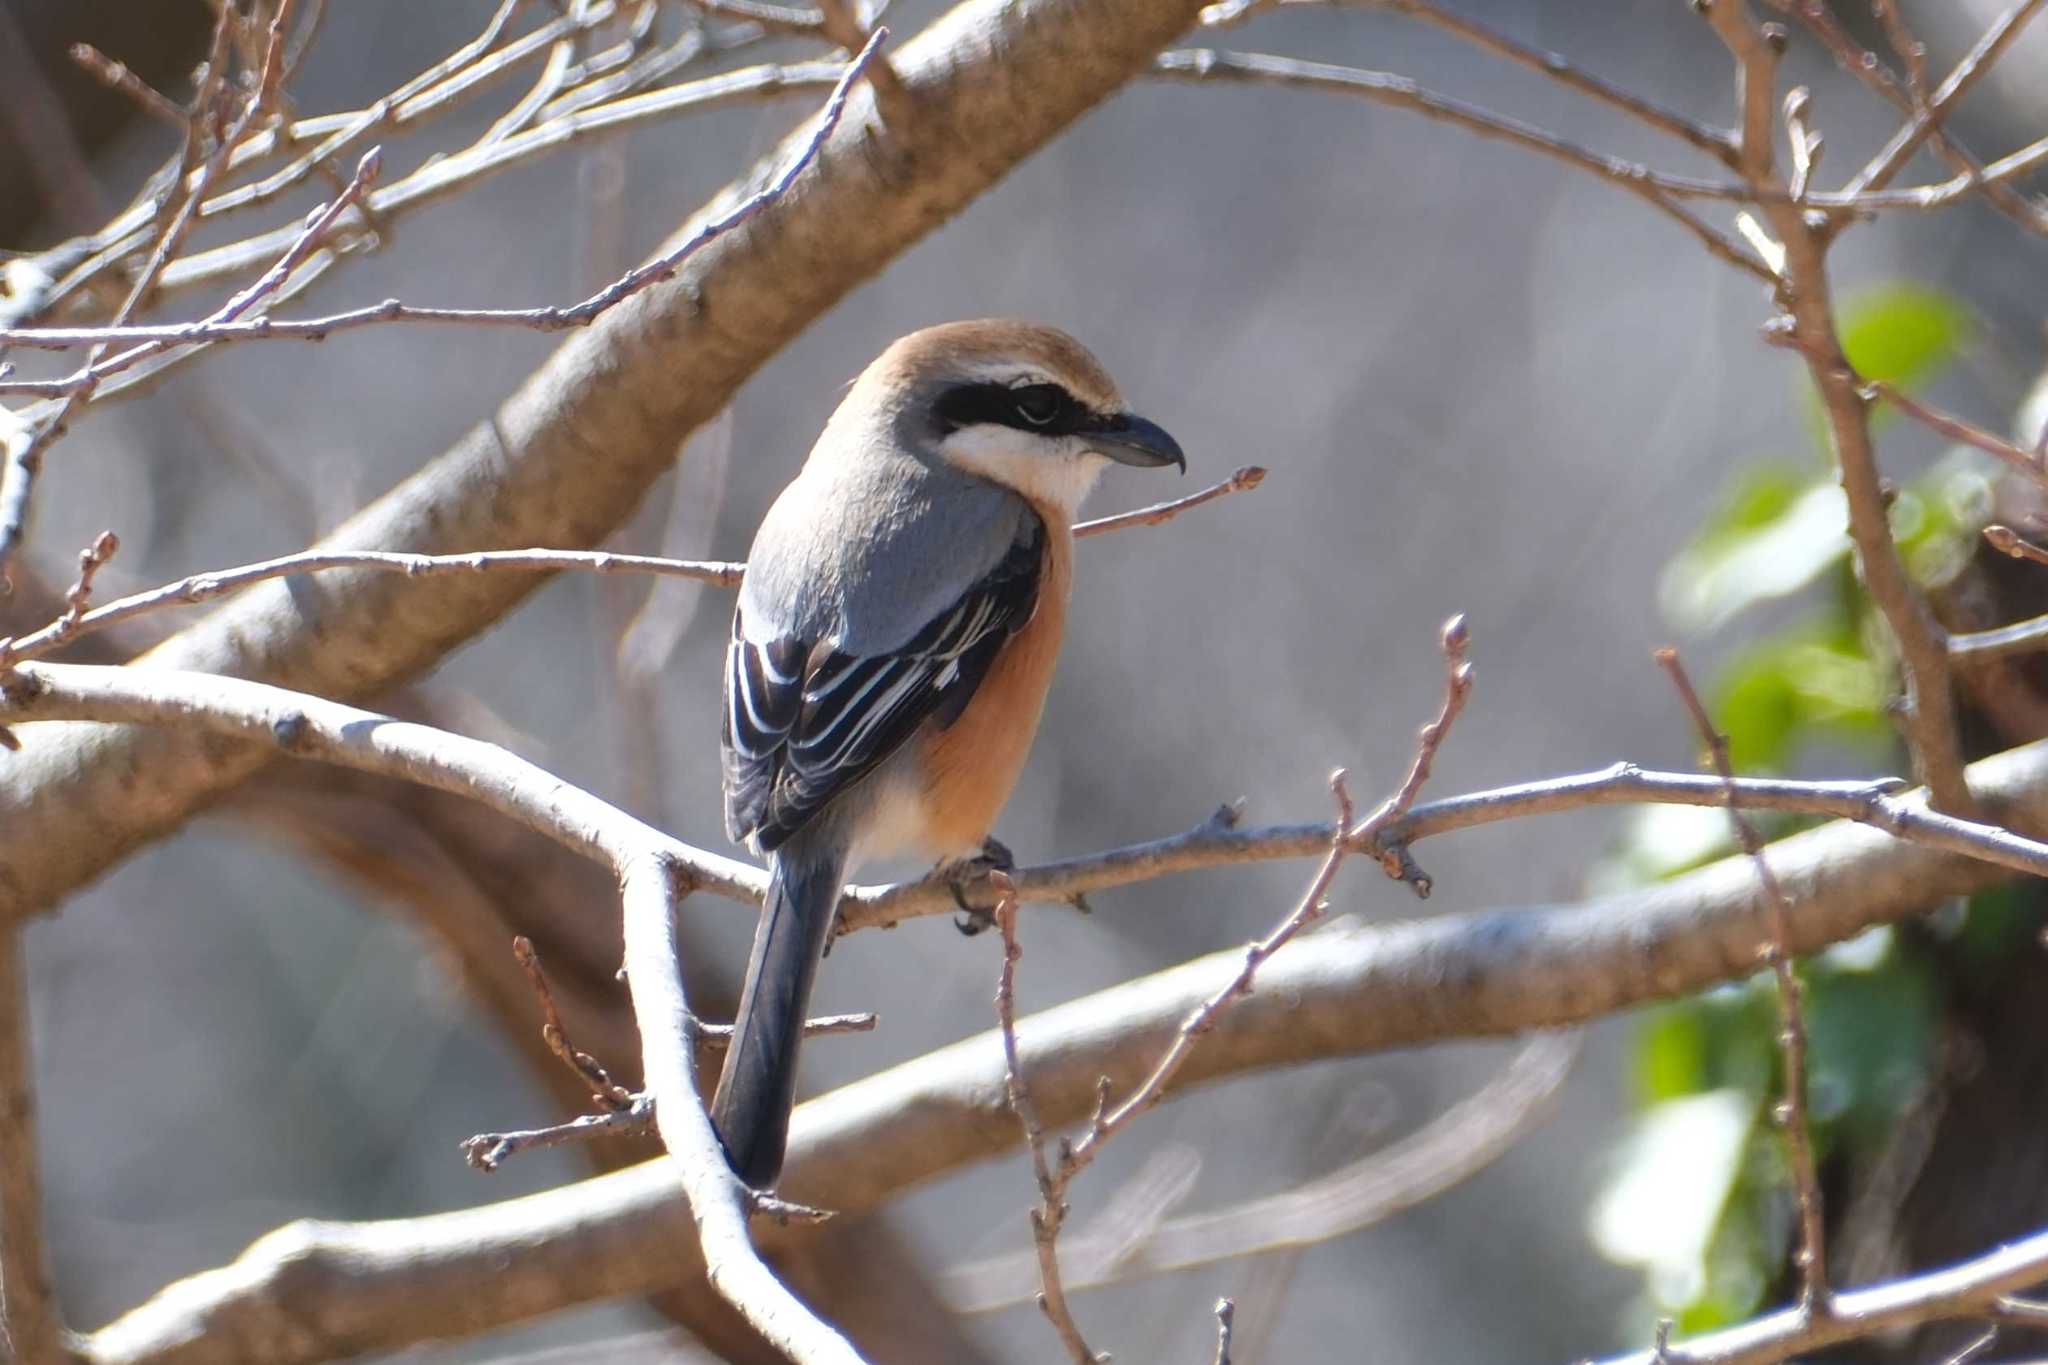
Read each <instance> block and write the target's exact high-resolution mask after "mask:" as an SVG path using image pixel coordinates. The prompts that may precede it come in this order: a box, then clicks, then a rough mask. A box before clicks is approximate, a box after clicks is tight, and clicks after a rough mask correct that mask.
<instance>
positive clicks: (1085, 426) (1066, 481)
mask: <svg viewBox="0 0 2048 1365" xmlns="http://www.w3.org/2000/svg"><path fill="white" fill-rule="evenodd" d="M857 398H861V399H865V400H866V401H871V402H876V403H879V404H881V405H883V407H884V408H885V409H886V410H887V411H888V412H889V414H890V421H891V424H892V426H893V427H894V432H893V435H894V438H895V439H896V440H897V441H898V442H899V443H900V444H902V445H903V446H905V447H906V448H910V449H916V450H921V451H925V452H929V453H930V454H931V455H932V456H934V457H936V458H937V459H938V460H940V461H942V462H944V463H946V464H949V465H952V466H954V467H955V468H958V469H962V470H965V471H966V472H968V473H970V474H973V475H976V476H977V477H980V478H984V479H988V480H989V481H991V482H993V483H998V484H1001V485H1003V486H1004V487H1006V488H1011V489H1014V490H1015V491H1017V492H1018V493H1021V494H1023V495H1024V496H1025V497H1026V498H1028V499H1030V500H1031V501H1032V502H1034V503H1037V504H1039V505H1041V506H1043V507H1046V508H1048V509H1051V510H1056V511H1059V512H1061V513H1064V514H1065V515H1066V516H1068V517H1071V516H1072V515H1073V512H1074V510H1075V508H1076V507H1078V506H1079V504H1080V502H1081V499H1082V498H1083V497H1085V496H1087V493H1088V490H1089V489H1090V488H1092V487H1093V486H1094V484H1095V480H1096V478H1097V477H1098V476H1099V475H1100V474H1101V473H1102V471H1103V469H1104V468H1106V467H1107V466H1108V464H1109V463H1110V462H1111V461H1115V462H1117V463H1119V464H1127V465H1140V466H1147V467H1156V466H1161V465H1169V464H1170V465H1176V466H1178V467H1179V468H1180V469H1181V470H1182V472H1186V469H1187V459H1186V457H1185V456H1184V455H1183V454H1182V453H1181V448H1180V445H1179V443H1178V442H1176V441H1175V440H1174V439H1173V437H1171V436H1169V435H1167V434H1166V432H1165V430H1164V429H1162V428H1161V427H1159V426H1158V425H1157V424H1156V423H1153V422H1150V421H1148V420H1146V419H1145V418H1143V417H1140V416H1138V415H1137V414H1136V413H1133V412H1130V411H1127V410H1126V409H1125V407H1124V403H1123V398H1122V396H1121V395H1120V394H1119V393H1118V392H1117V387H1116V384H1115V382H1114V381H1113V380H1111V379H1110V377H1109V375H1108V373H1107V372H1106V371H1104V369H1103V368H1102V365H1101V363H1100V362H1099V361H1097V360H1096V359H1095V357H1094V356H1092V355H1090V354H1089V353H1088V351H1087V349H1086V348H1085V347H1083V346H1082V345H1081V344H1080V343H1079V342H1077V341H1075V340H1074V339H1073V338H1072V337H1070V336H1068V335H1067V334H1066V333H1065V332H1062V331H1059V330H1057V329H1055V328H1052V327H1044V326H1040V325H1038V324H1036V323H1028V322H1012V321H1007V320H991V321H982V322H954V323H947V324H945V325H943V326H939V327H927V328H925V329H924V330H923V331H919V332H912V333H911V334H910V335H909V336H906V337H904V338H903V339H902V340H900V341H898V342H896V343H895V344H894V345H892V346H891V347H889V349H888V350H886V351H884V352H883V353H882V354H881V356H880V357H879V358H878V359H876V361H875V362H874V364H872V365H870V366H869V367H868V369H867V371H866V373H864V374H863V375H862V376H861V377H860V379H859V380H858V381H857V382H856V384H855V386H854V393H853V395H850V396H849V402H852V401H854V400H855V399H857Z"/></svg>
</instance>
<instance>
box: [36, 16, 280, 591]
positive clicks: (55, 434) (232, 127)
mask: <svg viewBox="0 0 2048 1365" xmlns="http://www.w3.org/2000/svg"><path fill="white" fill-rule="evenodd" d="M294 3H295V0H278V5H277V10H276V13H275V15H274V20H275V22H273V23H272V25H271V29H270V43H269V48H268V50H267V52H266V53H265V56H264V63H263V69H262V73H261V76H260V78H259V81H258V84H257V88H256V90H255V92H254V93H252V94H250V95H249V96H248V97H247V98H246V99H245V100H244V101H243V104H242V109H241V112H240V113H238V114H237V115H235V117H234V119H233V121H232V122H231V123H230V124H229V126H228V128H227V131H226V132H225V133H223V134H222V136H221V139H220V142H219V144H218V145H217V146H216V147H215V148H214V151H213V153H212V155H210V156H208V157H207V158H206V160H205V162H204V163H203V164H202V165H201V166H200V167H199V171H198V177H197V182H196V184H195V186H194V188H193V189H192V190H191V192H190V193H189V194H188V195H186V197H185V199H184V200H183V202H181V203H179V204H178V206H177V209H176V211H175V212H173V213H172V215H171V218H170V221H169V222H168V223H166V224H165V225H164V227H163V230H162V231H161V232H160V233H159V234H158V235H157V239H156V245H155V246H154V247H153V248H152V249H151V251H150V254H149V259H148V260H147V261H146V262H145V263H144V264H143V267H142V269H141V271H140V272H139V273H138V274H137V275H136V277H135V281H134V283H133V284H132V285H131V286H130V287H129V290H128V294H127V297H126V298H124V299H123V300H122V302H121V306H120V308H119V309H118V310H116V312H115V314H114V325H115V326H117V327H118V326H121V325H123V324H125V323H127V322H128V321H129V319H131V318H132V317H134V316H135V312H136V310H137V309H138V308H140V307H141V306H142V303H143V302H144V300H146V299H147V298H148V296H149V293H150V291H151V290H152V289H154V288H155V287H156V282H157V279H158V277H159V276H161V275H162V273H163V270H164V267H165V266H166V265H168V264H169V263H170V260H171V257H173V256H174V255H176V254H177V252H178V249H179V248H180V247H181V246H182V245H183V244H184V241H185V235H186V234H187V233H188V232H189V231H190V230H191V227H192V222H193V218H194V215H195V214H196V213H197V211H198V208H199V204H200V202H201V200H202V199H203V198H204V197H205V192H206V189H207V187H208V186H210V185H211V184H212V183H213V182H214V180H216V179H217V178H218V177H219V176H220V174H221V173H222V171H224V170H225V169H226V167H227V161H228V155H229V153H230V152H232V151H233V150H234V145H235V144H236V143H237V142H239V141H240V140H241V138H242V135H243V134H244V133H246V132H247V131H248V130H249V128H250V126H251V125H252V124H253V123H254V122H255V121H256V119H257V117H258V116H259V115H260V114H262V113H263V111H264V109H265V108H266V107H267V106H268V104H269V102H270V100H271V99H272V98H274V97H275V95H276V79H277V75H278V71H279V70H280V63H281V62H282V60H283V51H284V42H283V38H282V33H283V25H284V24H286V23H288V22H289V21H290V15H291V11H292V8H293V5H294ZM230 14H231V11H230V10H228V9H227V8H226V7H223V9H222V11H221V14H220V18H219V19H218V21H217V23H216V27H215V32H214V52H213V56H212V58H211V60H210V63H209V67H208V75H207V79H206V81H205V82H204V83H202V85H201V89H200V94H199V97H198V99H197V100H196V101H195V103H194V105H193V108H192V112H191V117H190V118H189V119H188V120H187V125H186V127H187V136H186V157H187V159H188V160H189V159H190V158H191V157H192V155H193V153H194V152H195V150H196V148H197V145H198V139H199V135H200V128H201V125H202V124H204V123H205V121H206V120H205V118H204V113H205V110H206V103H207V101H208V100H209V99H210V98H211V97H212V95H213V94H214V93H215V92H216V91H218V90H219V89H220V88H221V86H222V83H223V79H224V76H225V71H224V63H225V56H224V52H223V49H222V38H223V36H224V35H225V34H226V32H227V30H228V28H229V27H230V25H229V18H230ZM98 358H99V356H98V352H97V350H95V352H94V354H93V356H92V360H97V359H98ZM89 364H90V361H89V362H88V365H89ZM92 389H93V385H92V384H90V383H87V384H82V385H80V386H79V387H78V388H75V389H72V390H71V391H69V392H67V393H66V394H65V395H64V396H63V398H62V399H61V400H60V401H59V402H58V404H57V405H56V411H55V412H53V413H51V414H50V415H49V416H48V417H46V418H44V419H43V420H42V421H41V422H40V423H39V424H37V426H36V427H35V429H34V430H32V431H31V432H30V433H29V435H28V438H27V439H26V440H23V441H20V442H17V443H15V444H14V445H13V447H12V448H11V449H10V450H9V451H8V452H7V460H6V467H5V468H4V469H0V591H4V590H5V589H6V588H7V587H8V586H9V584H10V581H11V580H10V577H9V574H10V570H11V568H12V565H13V563H14V556H15V555H16V554H17V553H18V552H19V551H20V548H21V542H22V538H23V537H24V536H26V535H27V534H28V515H29V505H30V502H31V500H32V498H33V496H34V493H35V482H36V477H37V475H38V474H39V473H40V472H41V470H42V467H43V455H44V452H45V451H46V450H47V448H48V447H49V445H50V444H51V443H52V442H54V441H56V440H57V439H58V438H59V437H61V436H62V435H63V434H64V431H65V426H66V423H68V422H69V421H70V420H71V417H72V414H73V413H74V412H75V411H76V410H77V409H78V408H79V407H80V406H82V405H83V404H85V403H87V402H90V401H91V399H92Z"/></svg>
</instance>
